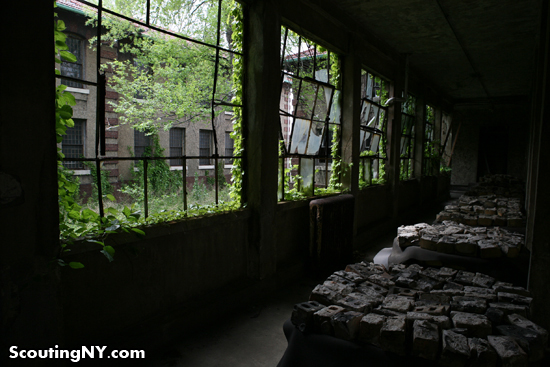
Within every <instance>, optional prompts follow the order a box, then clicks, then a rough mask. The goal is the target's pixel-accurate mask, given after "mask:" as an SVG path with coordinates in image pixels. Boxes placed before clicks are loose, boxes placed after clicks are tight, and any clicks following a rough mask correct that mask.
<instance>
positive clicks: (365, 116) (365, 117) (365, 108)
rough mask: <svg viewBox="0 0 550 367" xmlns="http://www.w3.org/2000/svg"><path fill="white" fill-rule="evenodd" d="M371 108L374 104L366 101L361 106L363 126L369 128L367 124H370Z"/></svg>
mask: <svg viewBox="0 0 550 367" xmlns="http://www.w3.org/2000/svg"><path fill="white" fill-rule="evenodd" d="M371 106H372V103H370V102H369V101H367V100H366V99H364V100H363V105H362V106H361V125H365V126H367V124H368V123H369V116H370V110H371Z"/></svg>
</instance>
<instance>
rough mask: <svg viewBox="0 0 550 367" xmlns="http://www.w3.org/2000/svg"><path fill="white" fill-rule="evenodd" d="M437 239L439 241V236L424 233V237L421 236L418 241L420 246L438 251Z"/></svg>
mask: <svg viewBox="0 0 550 367" xmlns="http://www.w3.org/2000/svg"><path fill="white" fill-rule="evenodd" d="M437 241H439V238H438V237H437V236H432V235H427V234H425V235H422V237H420V239H419V241H418V245H419V246H420V248H423V249H425V250H430V251H436V250H437V246H436V244H437Z"/></svg>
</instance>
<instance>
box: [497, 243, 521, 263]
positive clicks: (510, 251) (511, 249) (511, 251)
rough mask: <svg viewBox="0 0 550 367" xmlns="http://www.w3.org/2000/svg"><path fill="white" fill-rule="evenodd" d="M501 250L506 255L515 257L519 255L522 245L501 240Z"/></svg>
mask: <svg viewBox="0 0 550 367" xmlns="http://www.w3.org/2000/svg"><path fill="white" fill-rule="evenodd" d="M499 246H500V250H501V251H502V253H503V254H504V255H506V257H509V258H511V259H514V258H516V257H518V256H519V252H520V247H519V246H516V245H514V244H511V243H509V242H499Z"/></svg>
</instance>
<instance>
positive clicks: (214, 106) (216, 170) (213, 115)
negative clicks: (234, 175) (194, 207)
mask: <svg viewBox="0 0 550 367" xmlns="http://www.w3.org/2000/svg"><path fill="white" fill-rule="evenodd" d="M221 18H222V0H218V28H217V34H216V63H215V65H214V85H213V87H212V133H213V135H214V186H215V196H216V206H217V205H218V153H219V152H218V136H217V134H216V126H215V124H214V120H215V118H216V111H215V108H216V105H215V99H216V88H217V85H218V70H219V66H220V49H219V46H220V31H221Z"/></svg>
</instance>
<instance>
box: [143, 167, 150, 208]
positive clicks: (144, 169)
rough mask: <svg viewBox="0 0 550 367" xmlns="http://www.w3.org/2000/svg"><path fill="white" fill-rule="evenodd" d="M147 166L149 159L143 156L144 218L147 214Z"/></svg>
mask: <svg viewBox="0 0 550 367" xmlns="http://www.w3.org/2000/svg"><path fill="white" fill-rule="evenodd" d="M148 168H149V160H148V159H147V158H145V159H144V160H143V208H144V211H145V218H147V217H148V216H149V202H148V201H149V198H148V187H147V181H148V180H147V171H148Z"/></svg>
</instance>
